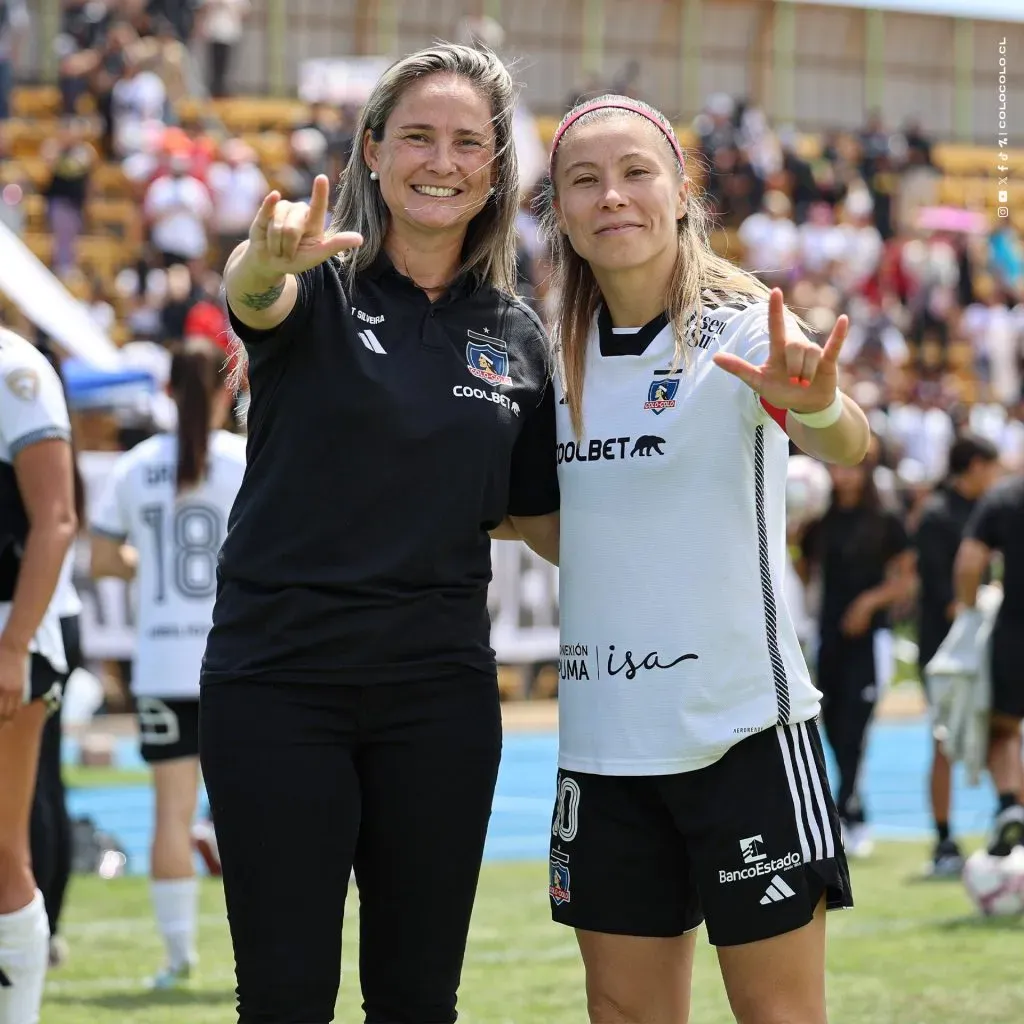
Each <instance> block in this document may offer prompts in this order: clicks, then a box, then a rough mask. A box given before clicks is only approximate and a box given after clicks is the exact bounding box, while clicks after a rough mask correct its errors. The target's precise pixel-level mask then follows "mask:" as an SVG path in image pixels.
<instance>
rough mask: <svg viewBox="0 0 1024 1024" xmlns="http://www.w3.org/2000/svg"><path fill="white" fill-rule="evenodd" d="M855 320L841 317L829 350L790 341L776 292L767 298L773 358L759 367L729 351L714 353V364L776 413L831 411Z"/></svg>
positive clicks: (792, 337) (795, 337) (796, 339)
mask: <svg viewBox="0 0 1024 1024" xmlns="http://www.w3.org/2000/svg"><path fill="white" fill-rule="evenodd" d="M849 326H850V321H849V319H848V318H847V317H846V316H841V317H840V318H839V319H838V320H837V321H836V325H835V327H833V328H832V333H831V334H830V335H829V339H828V341H827V342H825V347H824V348H822V347H821V346H820V345H818V344H817V343H815V342H813V341H809V340H808V339H807V338H804V337H803V336H802V335H800V334H796V333H795V332H794V333H791V335H790V336H788V337H787V331H786V318H785V305H784V304H783V301H782V292H781V290H780V289H778V288H773V289H772V294H771V297H770V298H769V300H768V359H767V361H766V362H765V363H764V364H763V365H761V366H754V365H753V364H752V363H748V362H747V361H746V360H745V359H741V358H740V357H739V356H736V355H733V354H732V353H729V352H719V353H717V354H716V355H715V363H716V364H717V365H718V366H720V367H721V368H722V369H723V370H727V371H728V372H729V373H731V374H733V375H734V376H736V377H739V379H740V380H741V381H743V383H744V384H746V385H747V387H749V388H750V389H751V390H752V391H754V392H755V393H756V394H758V395H760V396H761V398H763V399H764V400H765V401H766V402H767V403H768V404H769V405H774V406H775V407H776V408H777V409H791V410H792V411H793V412H795V413H815V412H819V411H820V410H822V409H827V408H828V407H829V405H831V404H832V402H833V400H834V399H835V396H836V388H837V387H838V382H839V370H838V362H839V353H840V351H841V350H842V347H843V342H844V341H845V340H846V332H847V330H848V329H849Z"/></svg>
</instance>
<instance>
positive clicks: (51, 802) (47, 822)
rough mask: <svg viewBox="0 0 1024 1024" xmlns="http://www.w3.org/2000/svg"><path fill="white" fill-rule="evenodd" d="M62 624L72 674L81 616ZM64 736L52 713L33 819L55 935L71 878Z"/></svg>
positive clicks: (36, 858)
mask: <svg viewBox="0 0 1024 1024" xmlns="http://www.w3.org/2000/svg"><path fill="white" fill-rule="evenodd" d="M60 625H61V632H62V633H63V635H64V652H65V655H66V657H67V662H68V675H70V674H71V672H73V671H74V670H75V669H76V668H78V667H79V666H80V665H81V664H82V648H81V642H80V638H79V621H78V616H77V615H76V616H73V617H70V618H66V619H61V623H60ZM65 682H66V679H65ZM62 738H63V732H62V729H61V716H60V715H59V714H54V715H51V716H50V717H49V718H48V719H47V720H46V724H45V725H44V726H43V738H42V746H41V747H40V751H39V772H38V776H37V778H36V791H35V795H34V797H33V800H32V817H31V822H30V842H31V847H32V872H33V874H34V875H35V878H36V885H37V886H38V887H39V891H40V892H41V893H42V894H43V899H44V900H45V902H46V916H47V917H48V918H49V920H50V934H51V935H56V934H57V931H58V925H59V924H60V914H61V910H62V909H63V906H64V894H65V892H66V891H67V887H68V880H69V879H70V878H71V818H70V816H69V815H68V804H67V793H66V792H65V789H64V777H63V775H62V773H61V745H62V742H61V741H62Z"/></svg>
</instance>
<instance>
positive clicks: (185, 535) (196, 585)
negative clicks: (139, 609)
mask: <svg viewBox="0 0 1024 1024" xmlns="http://www.w3.org/2000/svg"><path fill="white" fill-rule="evenodd" d="M166 519H167V515H166V510H165V509H164V506H163V505H147V506H145V508H143V509H142V521H143V522H144V523H145V524H146V525H147V526H148V527H149V528H150V530H152V531H153V544H154V545H155V547H156V594H155V595H154V599H155V601H156V603H157V604H163V603H164V601H165V600H166V599H167V579H166V571H165V561H164V550H165V545H166V544H167V542H168V539H170V542H171V544H172V545H173V549H172V557H173V561H174V568H173V572H172V575H173V580H172V581H171V582H172V583H173V586H174V589H175V590H177V591H178V593H179V594H181V596H182V597H188V598H197V599H198V598H208V597H213V595H214V594H215V593H216V591H217V552H218V551H219V550H220V544H221V538H222V537H223V536H224V520H223V517H222V516H221V514H220V512H218V511H217V509H215V508H211V507H210V506H209V505H181V506H180V507H178V508H177V509H175V511H174V515H173V516H172V517H171V524H170V525H171V528H170V531H169V532H170V538H168V536H167V534H168V531H167V529H166Z"/></svg>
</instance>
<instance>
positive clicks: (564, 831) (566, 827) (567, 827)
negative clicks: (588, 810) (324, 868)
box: [551, 775, 580, 843]
mask: <svg viewBox="0 0 1024 1024" xmlns="http://www.w3.org/2000/svg"><path fill="white" fill-rule="evenodd" d="M579 818H580V784H579V783H578V782H577V781H576V780H575V779H573V778H570V777H569V776H568V775H565V776H563V777H562V781H561V783H560V785H559V787H558V804H557V806H556V807H555V818H554V821H553V822H552V823H551V834H552V835H553V836H556V837H557V838H559V839H561V840H562V842H563V843H571V842H572V841H573V840H574V839H575V838H576V829H577V828H578V827H579Z"/></svg>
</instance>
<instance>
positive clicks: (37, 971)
mask: <svg viewBox="0 0 1024 1024" xmlns="http://www.w3.org/2000/svg"><path fill="white" fill-rule="evenodd" d="M49 961H50V926H49V925H48V924H47V922H46V905H45V904H44V902H43V894H42V893H41V892H40V891H39V890H38V889H37V890H36V894H35V896H34V897H33V899H32V902H31V903H30V904H29V905H28V906H27V907H22V908H21V910H16V911H15V912H14V913H13V914H0V1024H39V1008H40V1006H41V1004H42V1002H43V984H44V982H45V981H46V968H47V965H48V964H49Z"/></svg>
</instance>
